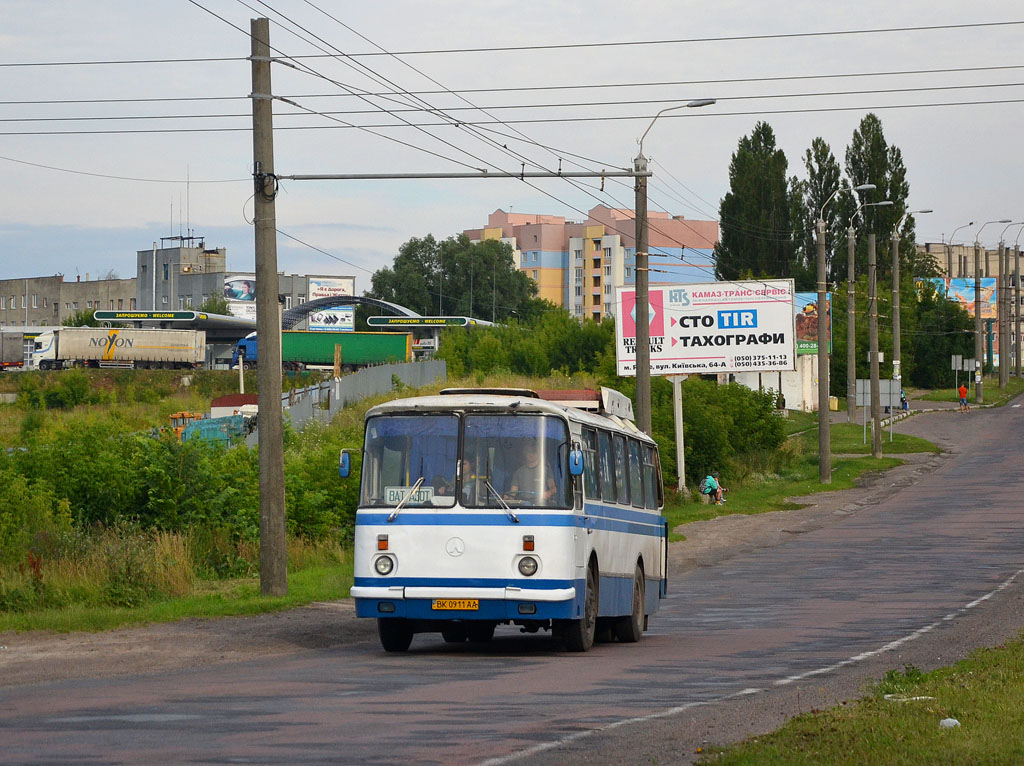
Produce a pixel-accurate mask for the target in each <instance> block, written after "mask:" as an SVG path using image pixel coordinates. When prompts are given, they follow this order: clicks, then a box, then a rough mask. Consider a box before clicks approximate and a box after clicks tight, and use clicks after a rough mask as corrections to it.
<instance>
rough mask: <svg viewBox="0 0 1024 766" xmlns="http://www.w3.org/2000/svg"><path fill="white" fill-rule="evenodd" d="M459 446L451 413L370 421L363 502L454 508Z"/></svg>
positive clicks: (363, 470)
mask: <svg viewBox="0 0 1024 766" xmlns="http://www.w3.org/2000/svg"><path fill="white" fill-rule="evenodd" d="M458 445H459V419H458V417H457V416H455V415H454V414H452V415H445V414H438V415H432V414H417V415H382V416H378V417H375V418H371V419H370V420H369V421H368V422H367V424H366V444H365V447H364V450H363V467H362V504H363V505H364V506H365V505H368V506H373V505H376V506H396V505H398V504H399V503H402V505H403V507H406V508H415V507H424V506H432V507H447V508H450V507H451V506H453V505H455V467H456V464H457V454H458ZM403 501H404V502H403Z"/></svg>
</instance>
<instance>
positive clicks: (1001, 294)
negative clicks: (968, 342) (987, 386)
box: [996, 240, 1010, 388]
mask: <svg viewBox="0 0 1024 766" xmlns="http://www.w3.org/2000/svg"><path fill="white" fill-rule="evenodd" d="M1008 255H1009V253H1008V252H1007V249H1006V246H1005V245H1004V244H1003V241H1002V240H999V287H998V288H996V306H998V312H997V313H996V316H997V317H998V319H997V321H998V322H999V388H1006V386H1007V384H1008V383H1009V382H1010V345H1009V343H1008V340H1009V333H1007V332H1006V329H1007V328H1006V325H1007V316H1006V315H1007V313H1008V310H1009V308H1010V304H1009V303H1008V302H1007V300H1006V292H1007V288H1008V286H1009V284H1010V280H1009V279H1007V276H1008V275H1009V271H1010V269H1009V265H1008V264H1007V256H1008Z"/></svg>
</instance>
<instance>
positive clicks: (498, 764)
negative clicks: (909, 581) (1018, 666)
mask: <svg viewBox="0 0 1024 766" xmlns="http://www.w3.org/2000/svg"><path fill="white" fill-rule="evenodd" d="M1021 574H1024V569H1018V570H1017V571H1016V572H1014V573H1013V574H1012V575H1010V577H1008V578H1007V579H1006V580H1004V581H1003V582H1002V583H1000V584H999V585H997V586H996V587H995V588H993V589H992V590H991V591H989V592H988V593H986V594H985V595H984V596H981V597H980V598H976V599H974V601H971V602H969V603H967V604H965V605H964V606H962V607H960V608H959V609H956V610H954V611H952V612H950V613H949V614H947V615H946V616H944V617H942V618H941V619H939V620H936V621H935V622H933V623H931V624H929V625H925V626H924V627H921V628H918V629H917V630H915V631H914V632H912V633H908V634H907V635H905V636H903V637H902V638H898V639H896V640H895V641H890V642H889V643H887V644H884V645H883V646H881V647H879V648H878V649H874V650H872V651H870V652H862V653H861V654H855V655H854V656H853V657H849V658H848V659H845V660H843V661H841V662H837V663H835V664H833V665H828V666H826V667H823V668H818V669H816V670H810V671H808V672H806V673H801V674H799V675H795V676H788V677H786V678H780V679H779V680H778V681H775V682H774V683H773V686H785V685H787V684H791V683H793V682H795V681H800V680H803V679H805V678H810V677H811V676H818V675H822V674H823V673H829V672H831V671H833V670H838V669H839V668H842V667H845V666H847V665H852V664H854V663H857V662H861V661H863V660H866V659H869V658H871V657H876V656H878V655H880V654H884V653H885V652H890V651H892V650H893V649H897V648H899V647H900V646H902V645H903V644H905V643H907V642H909V641H913V640H914V639H916V638H920V637H921V636H923V635H924V634H925V633H928V632H929V631H931V630H934V629H935V628H937V627H938V626H939V625H941V624H942V623H943V622H948V621H950V620H954V619H956V618H957V617H959V616H960V615H962V614H963V613H964V612H966V611H967V610H968V609H973V608H974V607H976V606H978V605H979V604H982V603H984V602H985V601H987V600H988V599H990V598H992V596H994V595H995V594H997V593H999V592H1000V591H1003V590H1005V589H1006V588H1008V587H1010V585H1011V584H1012V583H1013V581H1014V580H1016V579H1017V578H1018V577H1019V576H1020V575H1021ZM763 691H764V689H756V688H747V689H741V690H740V691H738V692H733V693H732V694H726V695H724V696H722V697H716V698H715V699H710V700H703V701H701V702H688V703H686V704H685V705H677V706H676V707H671V708H668V709H667V710H660V711H658V712H657V713H651V714H649V715H643V716H636V717H635V718H623V719H620V720H618V721H613V722H612V723H609V724H605V725H604V726H599V727H597V728H596V729H587V730H586V731H577V732H574V733H572V734H568V735H566V736H564V737H561V738H559V739H556V740H552V741H551V742H544V743H541V744H539V745H533V746H532V747H528V748H526V749H525V750H519V751H517V752H515V753H509V754H508V755H504V756H501V757H499V758H488V759H487V760H486V761H481V762H480V763H478V764H477V766H503V764H506V763H512V762H514V761H519V760H522V759H523V758H528V757H530V756H531V755H537V754H538V753H543V752H546V751H548V750H553V749H554V748H556V747H561V746H562V745H568V744H569V743H571V742H576V741H578V740H581V739H584V738H586V737H589V736H592V735H594V734H604V733H605V732H609V731H612V730H613V729H618V728H620V727H622V726H628V725H630V724H634V723H645V722H647V721H653V720H656V719H658V718H669V717H671V716H673V715H676V714H678V713H683V712H685V711H687V710H692V709H693V708H696V707H703V706H706V705H714V704H717V703H719V702H725V701H727V700H730V699H736V698H738V697H746V696H750V695H753V694H760V693H761V692H763Z"/></svg>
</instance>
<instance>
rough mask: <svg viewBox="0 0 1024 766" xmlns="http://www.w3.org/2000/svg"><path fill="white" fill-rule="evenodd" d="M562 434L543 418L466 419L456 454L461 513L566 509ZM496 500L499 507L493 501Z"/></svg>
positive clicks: (561, 427)
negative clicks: (504, 508)
mask: <svg viewBox="0 0 1024 766" xmlns="http://www.w3.org/2000/svg"><path fill="white" fill-rule="evenodd" d="M568 437H569V434H568V429H567V428H566V424H565V422H564V421H562V420H561V419H559V418H554V417H549V416H545V415H505V414H468V415H466V418H465V427H464V433H463V454H462V472H461V473H462V503H463V505H465V506H466V507H470V508H473V507H477V508H499V507H501V503H502V502H504V503H505V504H507V505H509V506H512V507H521V506H543V507H548V508H568V507H571V500H570V496H569V484H570V483H569V482H568V481H567V478H566V471H567V465H568V460H567V449H568ZM498 496H500V497H501V502H499V500H498Z"/></svg>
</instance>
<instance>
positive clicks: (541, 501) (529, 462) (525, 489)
mask: <svg viewBox="0 0 1024 766" xmlns="http://www.w3.org/2000/svg"><path fill="white" fill-rule="evenodd" d="M542 472H543V481H544V483H543V486H542V485H541V479H542V476H541V474H542ZM557 494H558V487H557V486H556V484H555V474H554V471H552V470H551V466H548V465H545V466H541V462H540V450H539V449H538V448H537V445H535V444H530V445H529V446H527V447H526V451H525V452H524V454H523V464H522V465H521V466H519V468H517V469H516V471H515V473H513V474H512V483H511V484H510V485H509V489H508V494H507V495H506V496H505V499H506V500H519V501H521V502H525V501H528V500H531V499H533V498H537V505H546V504H547V502H548V501H549V500H551V499H552V498H554V497H555V495H557Z"/></svg>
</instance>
